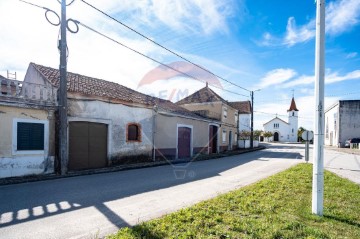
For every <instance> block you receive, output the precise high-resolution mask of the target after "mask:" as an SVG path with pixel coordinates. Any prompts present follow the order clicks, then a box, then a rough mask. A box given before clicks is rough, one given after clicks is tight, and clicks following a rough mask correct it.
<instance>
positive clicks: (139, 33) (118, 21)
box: [81, 0, 250, 92]
mask: <svg viewBox="0 0 360 239" xmlns="http://www.w3.org/2000/svg"><path fill="white" fill-rule="evenodd" d="M81 1H82V2H83V3H85V4H86V5H88V6H89V7H91V8H93V9H94V10H96V11H98V12H100V13H102V14H103V15H105V16H107V17H108V18H110V19H112V20H113V21H115V22H117V23H119V24H121V25H122V26H124V27H126V28H127V29H129V30H131V31H133V32H135V33H136V34H138V35H140V36H142V37H143V38H145V39H147V40H148V41H150V42H152V43H154V44H155V45H157V46H159V47H161V48H162V49H164V50H166V51H168V52H170V53H172V54H174V55H175V56H177V57H179V58H181V59H183V60H184V61H187V62H188V63H190V64H192V65H194V66H196V67H198V68H200V69H202V70H204V71H206V72H208V73H209V74H211V75H213V76H216V77H217V78H219V79H221V80H223V81H225V82H228V83H229V84H231V85H233V86H236V87H239V88H240V89H243V90H245V91H248V92H250V90H248V89H246V88H244V87H242V86H239V85H237V84H235V83H233V82H231V81H229V80H227V79H224V78H223V77H221V76H219V75H217V74H215V73H213V72H211V71H209V70H208V69H206V68H204V67H202V66H200V65H198V64H196V63H194V62H192V61H190V60H189V59H187V58H185V57H183V56H181V55H180V54H178V53H176V52H174V51H172V50H170V49H169V48H167V47H165V46H163V45H161V44H160V43H157V42H156V41H154V40H152V39H151V38H149V37H147V36H145V35H144V34H142V33H141V32H139V31H137V30H135V29H134V28H132V27H130V26H129V25H127V24H125V23H123V22H121V21H120V20H117V19H116V18H114V17H112V16H110V15H109V14H107V13H106V12H104V11H102V10H100V9H99V8H97V7H95V6H94V5H92V4H90V3H88V2H87V1H85V0H81Z"/></svg>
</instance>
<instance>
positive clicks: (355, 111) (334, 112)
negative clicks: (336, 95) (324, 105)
mask: <svg viewBox="0 0 360 239" xmlns="http://www.w3.org/2000/svg"><path fill="white" fill-rule="evenodd" d="M351 138H360V100H340V101H338V102H337V103H336V104H334V105H333V106H331V107H330V108H328V109H327V110H326V111H325V145H330V146H339V147H344V144H345V140H347V139H351Z"/></svg>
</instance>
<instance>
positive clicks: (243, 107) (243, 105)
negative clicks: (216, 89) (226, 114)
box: [229, 101, 251, 114]
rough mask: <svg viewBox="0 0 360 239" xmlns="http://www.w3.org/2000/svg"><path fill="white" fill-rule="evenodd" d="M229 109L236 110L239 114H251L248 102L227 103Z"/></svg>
mask: <svg viewBox="0 0 360 239" xmlns="http://www.w3.org/2000/svg"><path fill="white" fill-rule="evenodd" d="M229 103H230V105H231V107H233V108H234V109H237V110H238V111H239V113H240V114H251V103H250V101H235V102H229Z"/></svg>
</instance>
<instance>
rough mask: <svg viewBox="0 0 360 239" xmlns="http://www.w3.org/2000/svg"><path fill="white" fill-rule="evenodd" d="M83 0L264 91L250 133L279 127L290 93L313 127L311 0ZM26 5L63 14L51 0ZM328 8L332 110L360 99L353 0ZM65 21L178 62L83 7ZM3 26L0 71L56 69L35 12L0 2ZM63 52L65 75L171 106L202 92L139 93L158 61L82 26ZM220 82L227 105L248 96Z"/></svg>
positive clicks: (359, 36)
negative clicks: (268, 125)
mask: <svg viewBox="0 0 360 239" xmlns="http://www.w3.org/2000/svg"><path fill="white" fill-rule="evenodd" d="M87 1H88V2H89V3H92V4H94V5H95V6H97V7H99V8H101V9H103V10H105V11H107V12H108V13H110V14H111V15H113V16H115V17H116V18H117V19H119V20H121V21H123V22H124V23H126V24H128V25H130V26H131V27H134V28H135V29H137V30H138V31H140V32H142V33H144V34H145V35H147V36H149V37H150V38H151V39H153V40H155V41H157V42H159V43H161V44H163V45H165V46H166V47H168V48H170V49H172V50H173V51H175V52H177V53H179V54H181V55H182V56H184V57H186V58H188V59H189V60H191V61H193V62H195V63H197V64H199V65H201V66H203V67H205V68H207V69H209V70H210V71H212V72H214V73H216V74H217V75H219V76H222V77H223V78H225V79H228V80H230V81H232V82H234V83H236V84H238V85H241V86H243V87H245V88H248V89H250V90H256V89H261V91H258V92H256V93H255V111H256V114H255V127H256V128H258V129H262V124H263V123H265V122H267V121H268V120H270V119H271V118H273V117H274V116H275V115H276V114H278V115H279V117H281V118H283V119H285V120H286V117H285V115H286V114H287V112H286V110H287V108H288V107H289V105H290V100H291V97H292V94H293V91H292V90H294V95H295V99H296V103H297V106H298V108H299V110H300V112H299V117H300V118H299V126H304V127H306V128H309V129H312V127H313V115H314V90H313V89H314V83H313V81H314V58H315V56H314V49H315V39H314V35H315V12H316V5H315V3H314V1H312V0H306V1H284V0H272V1H259V0H253V1H249V0H248V1H245V0H223V1H216V0H168V1H164V0H163V1H162V0H124V1H121V4H119V2H118V1H116V0H104V1H95V0H87ZM29 2H32V3H36V4H38V5H42V6H46V7H49V8H51V9H53V10H55V11H57V12H59V10H60V6H59V4H58V3H57V1H55V0H53V1H49V0H29ZM326 4H327V10H326V13H327V18H326V32H327V34H326V89H325V95H326V99H325V102H326V105H327V106H329V105H331V104H333V103H334V102H335V101H336V100H339V99H358V98H359V97H358V96H359V93H360V87H359V86H360V81H359V79H360V56H359V54H360V47H359V44H358V42H360V26H359V25H360V24H359V21H360V0H333V1H327V3H326ZM68 17H69V18H73V19H76V20H79V21H81V22H83V23H85V24H87V25H89V26H91V27H93V28H96V29H97V30H100V31H102V32H103V33H105V34H108V35H110V36H111V37H113V38H115V39H117V40H118V41H120V42H122V43H124V44H126V45H129V46H131V47H133V48H134V49H136V50H138V51H140V52H142V53H144V54H146V55H148V56H151V57H153V58H156V59H157V60H158V61H161V62H163V63H166V64H169V63H173V62H177V61H181V59H179V58H177V57H175V56H173V55H171V54H170V53H168V52H166V51H164V50H163V49H161V48H159V47H157V46H155V45H154V44H152V43H151V42H149V41H147V40H145V39H143V38H141V37H139V36H137V35H136V34H134V33H133V32H131V31H129V30H128V29H126V28H124V27H122V26H121V25H119V24H117V23H115V22H113V21H111V20H109V19H108V18H106V17H104V16H102V15H101V14H99V13H97V12H96V11H94V10H93V9H91V8H89V7H88V6H86V5H85V4H84V3H82V2H81V1H80V0H76V1H75V2H74V4H72V5H71V6H70V7H68ZM0 29H1V33H0V43H1V44H0V54H1V56H2V57H1V59H0V74H2V75H6V70H10V71H16V72H17V73H18V76H19V77H18V78H19V79H20V80H21V79H23V77H24V74H25V72H26V68H27V66H28V64H29V62H35V63H38V64H43V65H46V66H51V67H58V65H59V55H58V52H57V48H56V43H57V37H58V30H59V29H58V28H57V27H53V26H51V25H50V24H49V23H48V22H47V21H46V20H45V18H44V11H43V10H42V9H38V8H34V7H31V6H28V5H26V4H24V3H21V2H18V1H13V0H1V1H0ZM68 45H69V59H68V69H69V71H72V72H76V73H80V74H84V75H88V76H93V77H98V78H101V79H105V80H109V81H114V82H118V83H120V84H122V85H125V86H128V87H130V88H133V89H136V90H139V91H141V92H144V93H148V94H152V95H155V96H160V97H162V98H171V100H173V101H176V100H177V99H178V98H181V97H184V96H185V95H186V94H191V93H193V92H194V91H196V90H198V89H200V88H201V87H204V86H205V83H203V82H199V81H196V80H194V79H188V78H186V77H176V78H174V79H170V80H161V79H159V81H157V82H155V83H153V84H149V85H145V86H139V82H140V81H141V80H142V79H143V78H144V76H145V75H146V74H147V73H148V72H149V71H151V70H152V69H154V68H156V67H157V66H158V64H157V63H154V62H152V61H149V60H148V59H146V58H144V57H142V56H139V55H137V54H135V53H133V52H131V51H129V50H127V49H125V48H123V47H120V46H119V45H116V44H114V43H113V42H111V41H109V40H107V39H104V38H102V37H100V36H99V35H97V34H95V33H93V32H91V31H89V30H87V29H84V28H82V27H80V31H79V33H78V34H71V33H69V34H68ZM220 82H221V85H222V87H223V89H225V90H221V89H218V88H213V89H214V90H215V91H216V92H218V93H219V94H221V95H222V96H223V97H224V98H225V99H227V100H248V99H249V98H248V97H244V96H239V95H235V94H231V93H229V92H228V91H226V90H230V91H236V92H237V93H240V94H244V95H249V93H248V92H246V91H244V90H241V89H239V88H237V87H235V86H232V85H230V84H228V83H226V82H224V81H220ZM174 92H175V94H172V93H174ZM174 95H175V96H174ZM283 115H284V116H283Z"/></svg>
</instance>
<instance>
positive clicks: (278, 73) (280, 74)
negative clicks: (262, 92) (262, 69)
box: [257, 68, 297, 88]
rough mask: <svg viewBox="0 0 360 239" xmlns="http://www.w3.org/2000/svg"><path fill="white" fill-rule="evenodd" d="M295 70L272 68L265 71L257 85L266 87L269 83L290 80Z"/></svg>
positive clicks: (273, 83) (275, 83)
mask: <svg viewBox="0 0 360 239" xmlns="http://www.w3.org/2000/svg"><path fill="white" fill-rule="evenodd" d="M296 74H297V73H296V72H295V71H294V70H293V69H283V68H279V69H274V70H271V71H269V72H268V73H266V75H265V76H264V77H263V78H262V79H261V80H260V83H259V84H258V85H257V87H259V88H266V87H268V86H271V85H278V84H281V83H283V82H285V81H288V80H290V79H291V78H293V77H294V76H296Z"/></svg>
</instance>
